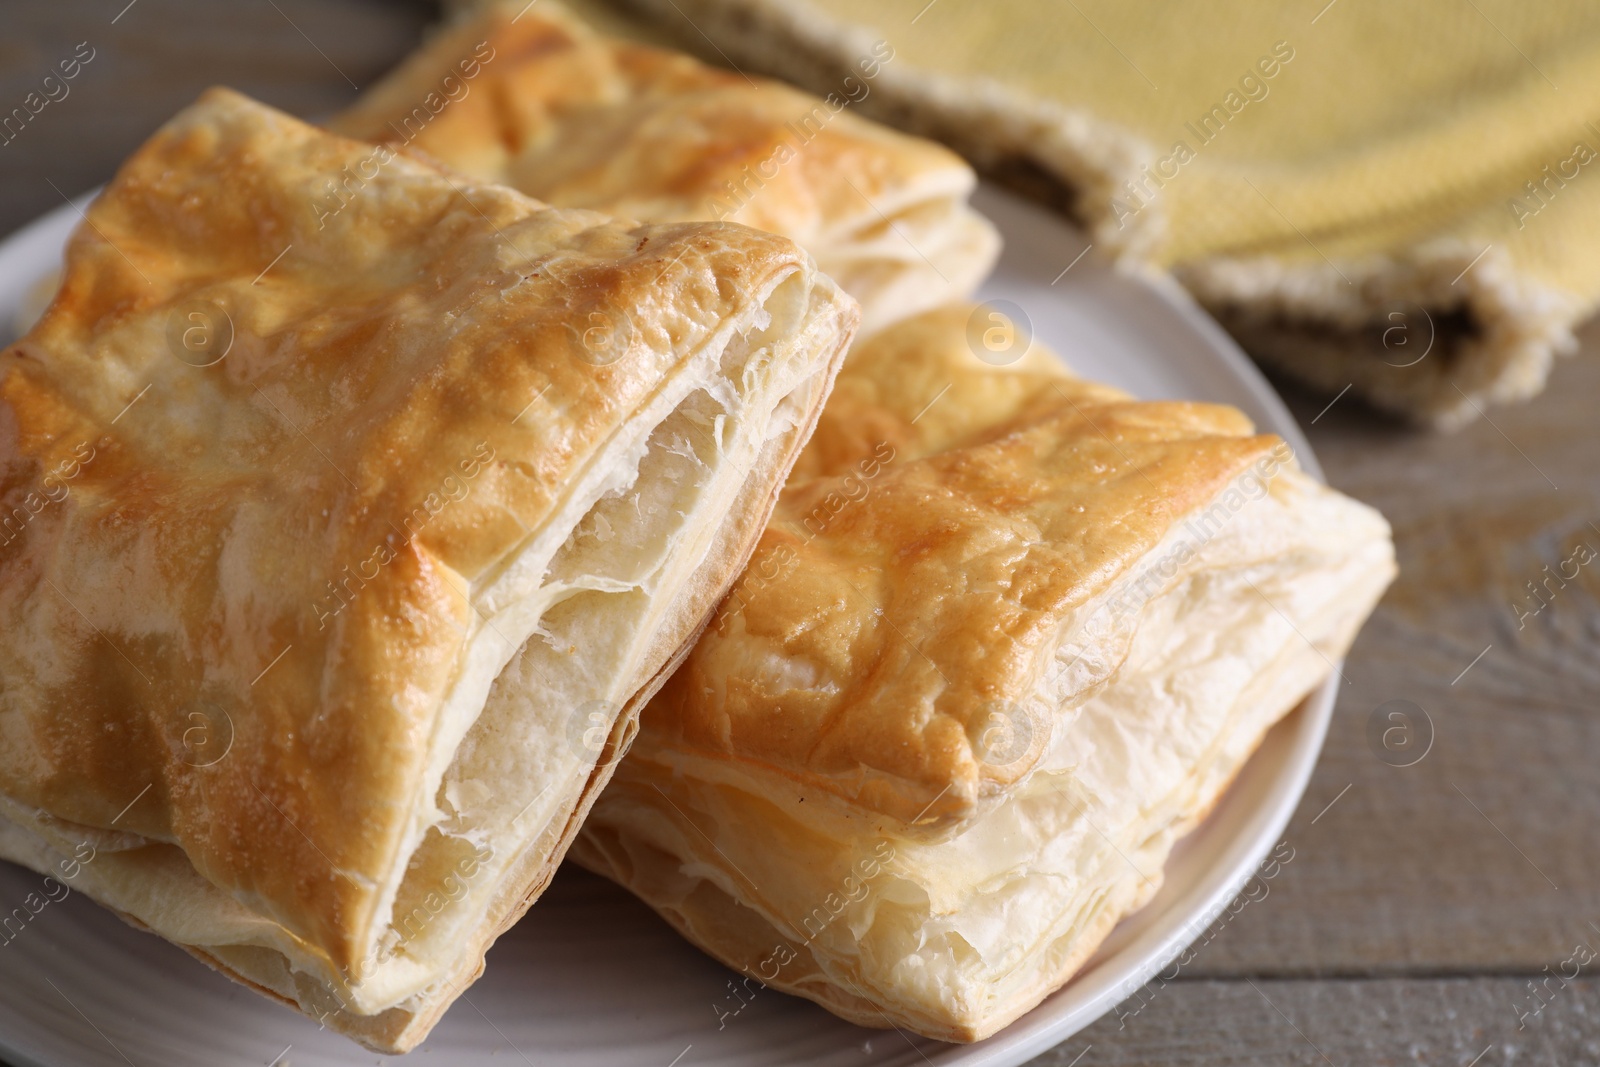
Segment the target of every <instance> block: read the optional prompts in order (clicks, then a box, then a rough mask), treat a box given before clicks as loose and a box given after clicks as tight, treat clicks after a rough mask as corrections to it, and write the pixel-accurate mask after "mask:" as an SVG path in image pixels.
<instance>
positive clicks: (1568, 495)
mask: <svg viewBox="0 0 1600 1067" xmlns="http://www.w3.org/2000/svg"><path fill="white" fill-rule="evenodd" d="M124 5H127V6H126V7H125V6H124ZM430 16H431V10H430V6H429V5H428V4H426V3H423V2H420V0H418V2H409V3H400V2H394V3H381V2H378V0H321V2H316V0H240V2H236V3H215V2H210V3H208V2H205V0H135V2H134V3H133V4H127V0H9V2H8V3H7V4H6V5H5V6H4V8H3V9H0V112H6V111H9V109H10V108H11V107H14V106H17V105H19V104H21V102H22V100H23V98H24V96H26V94H27V93H28V92H29V91H30V90H32V89H34V88H35V87H36V86H37V84H38V82H39V80H40V79H41V78H42V77H43V75H44V74H45V73H47V71H48V70H49V69H50V68H52V67H53V66H54V65H55V63H56V62H57V61H58V60H59V59H61V58H65V57H67V56H69V55H71V54H72V53H73V52H74V50H75V49H76V48H77V46H78V45H79V42H87V44H88V46H89V47H91V48H93V49H94V58H93V59H92V60H91V61H90V62H89V63H88V65H87V66H85V67H84V68H83V70H82V72H81V74H80V75H79V77H78V78H77V79H75V80H74V81H73V82H72V85H71V91H70V94H69V95H68V96H67V97H66V98H64V99H62V100H60V101H58V102H54V103H52V104H50V105H49V106H48V107H47V108H46V109H45V110H44V111H42V112H41V113H40V114H39V115H38V116H37V117H36V118H35V119H34V121H33V122H31V123H30V124H29V125H28V127H27V128H26V129H25V130H24V131H23V133H22V134H21V135H20V136H18V137H17V138H16V139H15V140H13V141H11V142H10V143H8V144H4V145H0V231H9V230H11V229H13V228H15V227H17V226H20V225H22V224H23V223H25V222H27V221H28V220H30V219H32V218H34V217H36V216H37V215H39V214H40V213H42V212H44V211H46V210H48V209H50V208H52V207H54V206H56V205H57V204H59V203H61V202H62V199H63V197H64V196H68V195H74V194H77V193H79V192H82V191H83V190H85V189H88V188H90V187H92V186H94V185H96V184H98V183H100V182H102V181H104V180H105V179H106V178H108V177H109V176H110V175H111V173H112V171H113V169H114V168H115V166H116V164H117V162H118V161H119V160H120V159H121V158H122V157H123V156H124V155H125V154H126V153H127V152H128V151H130V150H131V149H132V148H134V147H135V146H136V145H137V144H138V143H139V142H140V141H141V140H142V139H143V138H144V137H145V136H146V135H147V134H148V133H149V132H150V131H151V130H152V129H154V128H155V127H156V126H157V125H158V124H159V123H160V122H161V121H162V120H164V119H165V118H167V117H168V116H169V115H170V114H171V113H173V112H174V111H176V110H177V109H178V108H179V107H181V106H182V105H184V104H186V103H188V102H189V101H190V100H192V99H193V98H194V96H195V95H196V94H197V93H198V92H199V91H200V90H201V89H203V88H204V87H206V86H208V85H211V84H214V83H224V82H225V83H227V84H229V85H232V86H234V87H236V88H239V89H241V90H243V91H245V92H247V93H250V94H252V95H254V96H256V97H258V98H260V99H263V100H265V101H267V102H269V103H272V104H275V105H277V106H279V107H282V108H285V109H287V110H289V111H292V112H295V113H297V114H300V115H307V116H317V115H322V114H327V113H329V112H331V111H333V110H335V109H337V108H338V107H339V106H340V105H342V104H343V103H345V102H346V101H348V100H349V99H350V98H351V97H353V96H354V95H355V91H356V88H357V87H358V86H365V85H367V84H369V83H370V82H371V81H372V80H373V78H374V77H375V76H376V75H377V74H379V73H380V72H381V71H383V70H385V69H386V68H387V67H388V66H390V65H391V64H392V63H393V62H394V61H395V60H396V59H397V58H398V57H400V56H401V55H402V54H404V53H405V52H406V51H407V50H408V49H409V48H410V47H411V46H412V44H413V43H414V42H415V41H416V39H417V35H418V33H419V31H420V30H421V28H422V26H423V25H424V24H425V22H426V21H427V20H428V18H429V17H430ZM1597 348H1600V332H1594V331H1591V332H1590V333H1589V335H1588V336H1587V337H1586V338H1585V344H1584V351H1583V352H1581V353H1580V354H1579V355H1578V357H1577V358H1575V359H1570V360H1567V361H1566V362H1564V363H1562V365H1561V366H1560V367H1558V369H1557V370H1556V373H1555V376H1554V379H1553V380H1552V382H1551V385H1550V388H1549V390H1548V391H1547V392H1546V393H1545V395H1544V396H1542V397H1540V398H1539V399H1538V400H1536V401H1535V402H1533V403H1531V404H1528V405H1525V406H1522V407H1516V408H1506V409H1495V410H1492V411H1491V412H1490V413H1489V418H1490V419H1492V420H1493V421H1492V422H1491V421H1487V420H1485V421H1482V422H1479V423H1477V424H1475V425H1473V426H1470V427H1468V428H1467V429H1466V430H1464V431H1462V432H1461V433H1459V434H1456V435H1454V436H1450V437H1439V436H1429V435H1425V434H1419V433H1414V432H1411V431H1407V430H1405V429H1402V428H1399V427H1396V426H1395V425H1393V424H1392V423H1389V422H1387V421H1385V420H1383V419H1381V418H1378V417H1376V416H1373V415H1371V414H1370V413H1368V412H1366V411H1365V410H1364V409H1363V408H1362V407H1361V406H1360V405H1359V404H1358V403H1357V402H1355V401H1353V400H1351V399H1350V398H1348V397H1346V398H1345V399H1343V400H1341V401H1339V402H1338V403H1336V404H1334V405H1333V407H1332V408H1331V409H1329V410H1327V411H1326V412H1322V409H1323V407H1324V405H1326V403H1327V398H1326V397H1323V396H1316V395H1311V394H1307V393H1303V392H1301V391H1299V390H1298V389H1296V388H1294V387H1293V386H1290V385H1287V384H1284V383H1279V385H1280V387H1281V388H1282V389H1283V391H1284V393H1285V395H1286V396H1287V397H1288V399H1289V401H1290V404H1291V406H1292V407H1293V408H1294V411H1295V414H1296V415H1297V416H1298V417H1299V419H1300V421H1301V423H1302V425H1306V426H1307V427H1308V432H1309V434H1310V437H1311V440H1312V443H1313V445H1314V446H1315V448H1316V450H1317V453H1318V455H1319V456H1320V457H1321V459H1322V463H1323V465H1324V467H1325V468H1326V469H1327V472H1328V476H1329V478H1330V480H1331V481H1332V482H1333V484H1334V485H1336V486H1338V487H1339V488H1341V489H1343V490H1345V491H1346V492H1349V493H1351V494H1353V495H1355V496H1357V497H1360V498H1361V499H1363V500H1366V501H1368V502H1370V503H1372V504H1375V505H1377V506H1378V507H1379V508H1380V509H1382V510H1383V512H1384V513H1385V514H1386V515H1388V516H1389V519H1390V521H1392V522H1393V523H1394V527H1395V537H1396V541H1397V542H1398V545H1399V553H1400V565H1401V577H1400V579H1399V581H1398V582H1397V584H1396V585H1395V587H1394V589H1393V590H1392V591H1391V592H1390V594H1389V596H1388V597H1387V599H1386V600H1385V601H1384V603H1383V605H1382V607H1380V608H1379V610H1378V613H1377V615H1376V617H1375V618H1374V619H1373V620H1372V622H1371V623H1370V624H1369V625H1368V626H1367V628H1366V630H1365V632H1364V633H1363V634H1362V635H1361V638H1360V640H1359V641H1358V642H1357V643H1356V647H1355V650H1354V652H1353V653H1352V655H1351V657H1350V661H1349V664H1348V666H1347V668H1346V675H1347V677H1348V679H1349V685H1348V686H1347V687H1346V688H1345V690H1344V692H1343V694H1342V695H1341V697H1340V700H1339V706H1338V711H1337V712H1336V714H1335V716H1334V720H1333V727H1332V731H1331V733H1330V734H1329V737H1328V744H1327V748H1326V750H1325V752H1324V754H1323V757H1322V761H1321V764H1320V765H1319V767H1318V769H1317V772H1316V775H1315V777H1314V778H1313V779H1312V782H1311V786H1310V789H1309V790H1308V792H1307V794H1306V797H1305V801H1304V803H1303V804H1302V806H1301V809H1300V811H1299V813H1298V814H1297V815H1296V816H1295V818H1294V821H1293V823H1292V824H1291V826H1290V828H1289V830H1288V833H1287V841H1288V843H1289V844H1290V845H1291V846H1292V847H1293V849H1294V859H1293V861H1292V862H1290V863H1289V864H1288V865H1287V866H1286V867H1284V868H1283V870H1282V872H1281V873H1280V874H1279V875H1278V877H1277V878H1275V879H1274V880H1273V881H1272V882H1271V884H1270V893H1269V895H1268V896H1267V897H1266V898H1265V899H1263V900H1260V901H1259V902H1258V903H1253V904H1251V905H1250V906H1248V907H1247V908H1245V909H1244V910H1242V911H1241V912H1240V913H1239V914H1238V916H1237V917H1236V918H1234V919H1233V920H1232V921H1230V922H1228V923H1226V925H1225V926H1224V927H1223V928H1222V929H1221V930H1219V931H1218V932H1216V934H1215V936H1214V937H1212V939H1211V940H1210V942H1209V943H1208V944H1207V945H1206V947H1205V948H1204V949H1203V950H1202V951H1201V952H1199V954H1198V957H1197V958H1196V959H1195V961H1194V962H1193V964H1192V965H1191V966H1189V967H1187V968H1185V969H1184V970H1183V972H1182V973H1181V975H1179V977H1178V978H1177V979H1176V980H1174V981H1172V982H1171V983H1168V984H1165V985H1160V986H1157V987H1151V988H1150V989H1148V990H1146V994H1145V996H1143V997H1142V998H1140V999H1137V1000H1134V1001H1130V1002H1129V1003H1128V1004H1126V1005H1124V1007H1123V1009H1122V1010H1121V1011H1119V1012H1117V1013H1113V1014H1112V1015H1109V1016H1107V1017H1106V1018H1104V1019H1102V1020H1101V1021H1100V1022H1098V1023H1097V1024H1095V1025H1094V1026H1091V1027H1090V1028H1089V1029H1088V1030H1086V1031H1084V1032H1083V1033H1082V1034H1080V1035H1078V1036H1077V1037H1074V1038H1073V1039H1072V1040H1070V1041H1068V1042H1066V1043H1065V1044H1064V1045H1062V1046H1061V1047H1059V1048H1057V1049H1055V1050H1054V1051H1052V1052H1050V1053H1048V1054H1046V1055H1044V1056H1042V1057H1040V1058H1039V1059H1038V1060H1037V1061H1036V1062H1037V1063H1038V1064H1040V1065H1052V1067H1068V1065H1070V1064H1080V1065H1081V1067H1097V1065H1111V1064H1150V1065H1153V1067H1155V1065H1161V1067H1174V1065H1180V1064H1207V1065H1213V1064H1216V1065H1221V1064H1262V1065H1266V1064H1272V1065H1285V1064H1306V1065H1313V1064H1324V1063H1326V1064H1330V1065H1332V1064H1337V1065H1339V1067H1344V1065H1346V1064H1361V1065H1382V1064H1401V1063H1406V1064H1410V1063H1429V1064H1445V1065H1452V1067H1468V1065H1469V1064H1474V1063H1475V1064H1477V1065H1479V1067H1500V1065H1502V1064H1512V1063H1515V1064H1519V1065H1521V1064H1576V1063H1590V1064H1592V1063H1596V1062H1600V979H1596V978H1594V977H1591V974H1592V973H1595V970H1596V968H1600V879H1597V877H1596V876H1597V875H1600V848H1596V847H1595V843H1594V837H1592V836H1591V835H1596V834H1597V830H1600V828H1597V826H1596V820H1597V818H1600V766H1597V765H1600V758H1597V757H1600V664H1597V662H1596V661H1595V660H1593V659H1591V658H1590V656H1591V655H1592V653H1593V650H1594V649H1595V647H1596V646H1597V643H1600V603H1597V595H1600V577H1597V575H1600V562H1597V563H1596V564H1595V565H1593V566H1590V567H1588V568H1585V569H1584V570H1583V571H1582V572H1581V573H1580V575H1579V576H1578V577H1577V578H1576V579H1574V580H1573V581H1570V582H1567V583H1566V585H1565V587H1564V588H1556V587H1555V585H1554V583H1552V586H1551V587H1552V588H1556V592H1555V594H1554V596H1553V598H1551V602H1550V603H1549V605H1548V606H1546V607H1543V608H1542V609H1541V610H1540V611H1539V613H1538V614H1537V615H1534V616H1532V617H1530V618H1523V619H1521V620H1520V623H1519V617H1518V613H1517V611H1516V610H1515V609H1514V607H1513V605H1514V604H1522V605H1524V609H1525V610H1529V609H1531V608H1532V607H1533V606H1535V605H1536V604H1537V603H1538V602H1537V601H1533V600H1531V599H1529V593H1528V590H1527V587H1526V583H1528V582H1530V581H1535V582H1537V581H1539V580H1542V579H1543V578H1544V576H1545V572H1544V571H1543V568H1544V567H1545V566H1546V565H1549V566H1550V567H1551V570H1552V571H1554V569H1555V567H1556V565H1557V564H1558V563H1559V562H1560V561H1561V560H1564V559H1567V558H1568V557H1569V556H1570V555H1571V553H1572V549H1573V547H1574V546H1575V545H1576V544H1577V543H1578V542H1579V541H1587V543H1588V544H1589V545H1590V546H1591V547H1592V548H1594V549H1596V550H1600V507H1597V506H1596V503H1597V498H1600V473H1597V471H1596V470H1595V466H1596V464H1595V457H1596V456H1597V455H1600V360H1596V359H1594V358H1593V352H1594V350H1595V349H1597ZM1319 412H1322V413H1321V414H1320V417H1318V416H1319ZM1591 522H1593V523H1594V525H1590V523H1591ZM1569 572H1570V569H1569ZM1393 700H1405V701H1411V702H1412V703H1414V704H1415V705H1417V706H1419V707H1420V708H1422V709H1423V710H1424V711H1425V712H1426V713H1427V716H1428V718H1429V719H1430V720H1431V723H1432V728H1433V743H1432V747H1431V749H1429V750H1428V753H1427V755H1426V756H1425V757H1424V758H1423V759H1422V760H1421V761H1420V762H1419V763H1417V764H1415V765H1414V766H1409V767H1395V766H1390V765H1389V763H1386V762H1385V761H1384V760H1382V759H1380V758H1379V753H1380V751H1381V750H1379V749H1375V748H1374V747H1373V746H1372V745H1371V744H1370V743H1369V740H1368V722H1369V719H1370V718H1371V717H1372V715H1373V714H1374V711H1375V709H1377V708H1378V707H1379V706H1380V705H1384V704H1385V703H1386V702H1389V701H1393ZM1391 762H1393V760H1392V759H1391ZM1580 944H1581V945H1585V946H1588V947H1589V948H1591V949H1592V950H1593V951H1594V952H1595V953H1596V954H1597V961H1596V962H1594V963H1591V964H1589V965H1588V966H1587V967H1585V968H1583V973H1582V974H1580V975H1579V976H1578V977H1577V978H1576V979H1574V980H1571V981H1565V982H1563V980H1561V979H1560V978H1551V977H1549V976H1550V975H1554V974H1557V973H1558V972H1559V971H1560V970H1561V969H1562V964H1563V962H1564V961H1567V960H1568V959H1570V958H1572V957H1573V953H1574V949H1575V947H1576V946H1578V945H1580ZM1547 969H1548V970H1547ZM1566 972H1567V973H1568V974H1571V973H1572V970H1571V966H1570V965H1569V966H1567V967H1566ZM1547 978H1548V981H1547V982H1546V983H1545V985H1543V986H1541V987H1540V989H1539V992H1538V994H1537V996H1538V997H1539V999H1535V996H1536V994H1535V993H1534V992H1533V991H1532V989H1531V987H1530V986H1529V982H1530V980H1543V979H1547ZM1536 1008H1538V1009H1539V1010H1538V1011H1537V1013H1536V1014H1535V1011H1534V1009H1536ZM1520 1013H1527V1014H1526V1017H1520ZM1080 1057H1081V1058H1080Z"/></svg>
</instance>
